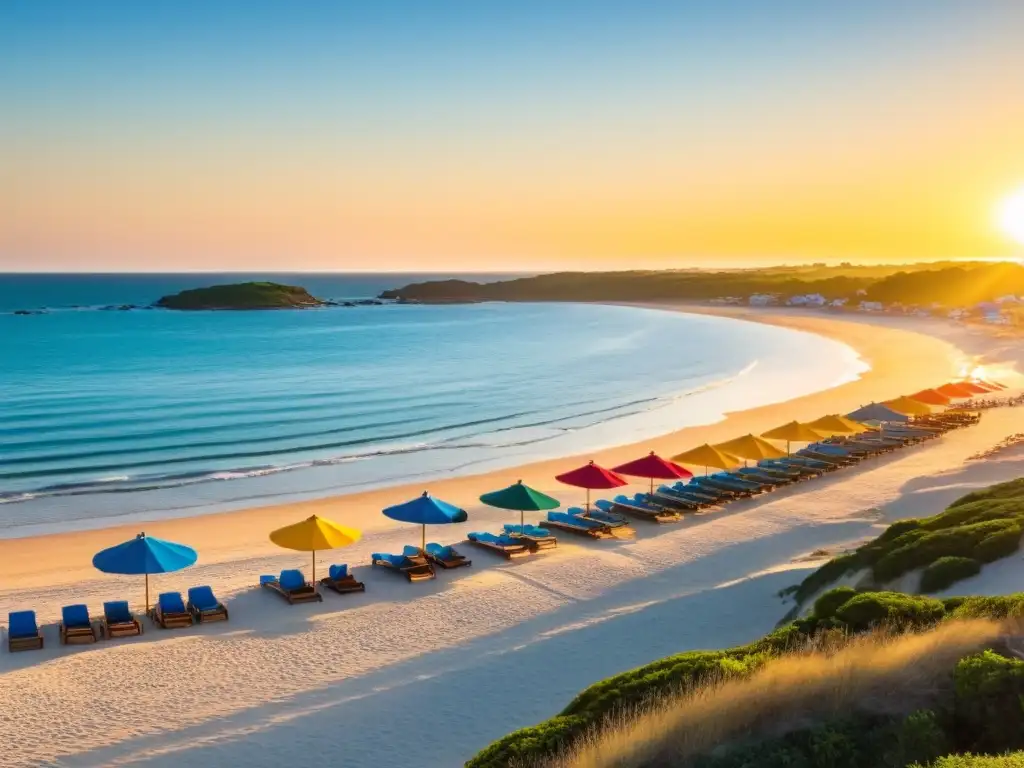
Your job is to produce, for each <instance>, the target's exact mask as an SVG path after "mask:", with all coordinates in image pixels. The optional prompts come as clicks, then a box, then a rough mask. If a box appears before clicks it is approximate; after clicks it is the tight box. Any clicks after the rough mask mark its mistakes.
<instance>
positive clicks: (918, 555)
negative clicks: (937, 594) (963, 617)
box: [873, 520, 1020, 583]
mask: <svg viewBox="0 0 1024 768" xmlns="http://www.w3.org/2000/svg"><path fill="white" fill-rule="evenodd" d="M1007 530H1015V531H1019V530H1020V528H1019V526H1018V524H1017V522H1016V520H987V521H985V522H983V523H971V524H967V525H961V526H958V527H956V528H949V529H943V530H938V531H931V532H928V533H926V534H925V535H923V536H921V537H919V538H918V539H916V540H915V541H913V542H912V543H910V544H908V545H906V546H903V547H900V548H899V549H896V550H893V551H891V552H889V553H888V554H886V555H885V556H884V557H882V558H881V559H879V560H878V561H877V562H876V563H875V564H874V568H873V573H874V577H875V580H876V581H877V582H879V583H885V582H887V581H891V580H892V579H895V578H897V577H899V576H902V575H903V574H904V573H907V572H909V571H912V570H914V569H915V568H923V567H925V566H927V565H930V564H931V563H933V562H935V561H936V560H938V559H939V558H940V557H971V556H972V555H974V554H975V549H976V547H977V546H978V544H980V543H981V542H982V541H983V540H985V539H986V538H987V537H989V536H991V535H992V534H998V533H1003V532H1005V531H1007ZM1017 538H1018V539H1019V538H1020V536H1019V533H1018V534H1017ZM897 541H898V540H897ZM1003 546H1004V547H1005V546H1006V545H1005V544H1003ZM978 559H981V558H980V557H979V558H978Z"/></svg>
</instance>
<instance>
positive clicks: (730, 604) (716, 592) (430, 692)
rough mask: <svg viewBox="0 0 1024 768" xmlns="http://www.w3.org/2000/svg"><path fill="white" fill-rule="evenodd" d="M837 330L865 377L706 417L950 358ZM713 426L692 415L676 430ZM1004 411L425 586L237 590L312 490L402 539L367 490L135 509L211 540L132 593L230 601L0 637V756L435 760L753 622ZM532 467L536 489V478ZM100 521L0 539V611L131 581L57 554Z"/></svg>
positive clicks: (71, 553) (991, 434) (905, 378)
mask: <svg viewBox="0 0 1024 768" xmlns="http://www.w3.org/2000/svg"><path fill="white" fill-rule="evenodd" d="M812 319H813V318H812ZM798 321H799V322H804V321H805V319H804V318H799V319H798V320H797V321H793V322H798ZM787 322H788V321H787ZM811 324H812V325H813V323H811ZM819 330H821V329H819ZM846 332H848V333H852V334H853V335H854V336H856V335H857V334H858V333H860V334H862V337H861V338H862V341H863V343H864V344H866V345H867V346H866V350H868V351H866V352H865V354H866V356H870V355H871V354H874V358H873V359H872V362H873V364H874V365H875V369H874V372H873V374H872V375H871V376H868V377H865V381H864V382H859V383H857V384H854V385H848V386H847V387H845V388H844V387H840V388H837V389H836V390H833V391H832V392H831V393H823V394H821V395H818V396H814V397H812V398H808V400H811V401H812V402H811V403H810V404H809V405H808V403H806V402H802V403H791V404H783V405H780V406H776V407H774V410H768V411H765V412H764V413H757V412H754V413H752V414H746V415H744V416H743V417H735V418H733V417H730V421H731V422H732V423H729V424H727V425H725V427H726V428H727V429H728V430H730V434H735V433H736V432H737V431H748V429H749V430H755V431H756V430H758V429H761V428H763V427H764V426H768V425H769V424H773V423H775V422H777V421H781V420H784V418H787V417H790V416H791V415H792V414H805V415H811V414H812V413H813V414H814V415H818V414H820V413H821V412H823V411H826V410H841V409H844V408H846V407H847V406H851V407H852V406H853V405H856V404H858V403H859V402H864V401H866V400H867V399H871V398H872V392H873V391H875V390H882V389H884V390H885V392H884V394H885V395H892V394H894V391H893V390H894V388H895V389H896V390H897V391H908V390H912V389H914V388H920V387H921V386H923V385H924V383H931V384H934V383H936V382H935V381H934V377H935V376H937V375H939V374H940V372H942V371H948V369H949V367H950V366H952V365H954V364H955V362H956V360H957V355H958V353H956V351H955V350H953V349H952V348H951V347H949V346H948V342H934V345H935V346H931V345H932V343H933V342H932V341H931V340H928V339H925V340H924V341H921V342H919V343H918V342H917V341H916V340H917V339H920V338H923V337H918V336H915V335H911V334H910V333H909V332H907V331H895V330H891V329H884V330H878V329H876V328H875V327H873V326H867V325H858V326H856V327H855V331H850V329H846ZM891 334H895V336H893V335H891ZM902 334H906V335H902ZM847 338H848V339H850V338H851V337H849V336H848V337H847ZM872 339H873V340H874V341H872ZM895 339H898V340H900V341H902V342H903V343H910V341H914V342H915V344H916V345H917V346H916V347H915V349H912V350H908V351H907V355H906V357H907V359H909V360H911V361H912V367H914V370H907V365H906V364H905V363H900V361H899V359H898V357H897V356H896V355H894V354H892V353H891V352H889V353H887V352H886V351H885V347H886V346H887V345H888V344H891V343H894V340H895ZM872 344H874V346H872ZM858 348H861V347H858ZM870 350H874V351H873V352H870ZM915 350H916V351H915ZM922 350H923V351H922ZM887 354H888V355H889V356H888V357H886V355H887ZM925 377H930V378H929V380H928V381H923V379H925ZM916 384H920V386H916V387H915V385H916ZM844 389H845V391H841V390H844ZM879 394H880V396H881V394H883V393H881V392H880V393H879ZM827 406H834V407H827ZM810 409H813V410H810ZM759 410H760V409H759ZM741 422H742V423H741ZM748 424H749V425H750V426H749V427H747V425H748ZM721 428H722V425H718V426H714V427H708V428H702V429H704V430H705V432H701V431H700V430H694V431H692V432H691V433H690V435H689V436H688V438H687V439H690V438H692V437H694V436H695V435H699V434H710V433H711V432H713V431H714V430H716V429H721ZM1018 431H1024V409H1007V410H1003V411H1000V412H998V413H992V414H989V415H988V417H987V418H985V419H984V420H983V421H982V423H981V424H980V425H979V426H977V427H974V428H971V429H967V430H959V431H957V432H955V433H952V434H950V435H947V436H945V437H944V438H942V439H941V440H937V441H932V442H930V443H929V444H927V445H925V446H922V447H920V448H918V449H915V450H908V451H903V452H900V453H897V454H894V455H892V456H890V457H886V458H882V459H878V460H875V461H872V462H866V463H865V464H863V465H861V466H860V467H858V468H855V469H853V470H847V471H844V472H841V473H835V474H834V475H833V476H831V477H828V478H823V479H821V480H818V481H812V482H808V483H805V484H802V485H801V487H799V488H792V489H787V490H783V491H780V492H777V493H775V494H772V495H771V496H768V497H765V498H762V499H757V500H750V501H746V502H742V503H738V504H735V505H732V506H730V507H729V508H728V509H726V510H723V511H720V512H709V513H702V514H699V515H694V516H691V517H688V518H687V520H686V521H685V522H683V523H682V524H679V525H674V526H663V527H655V526H643V525H642V524H638V536H637V538H636V539H635V540H622V541H613V542H577V541H574V540H572V539H567V538H566V537H564V536H563V537H560V545H559V549H558V550H557V551H555V552H552V553H548V554H544V555H539V556H536V557H534V558H532V559H529V560H525V561H521V562H517V563H511V564H510V563H505V562H503V561H499V560H497V559H496V558H493V557H491V556H490V555H489V554H488V553H486V552H478V551H475V550H472V549H470V548H468V547H466V551H467V553H468V554H470V555H471V556H472V558H473V561H474V562H473V566H472V567H471V568H468V569H461V570H460V571H458V572H452V573H442V574H440V576H439V578H438V579H437V580H436V581H435V582H430V583H426V584H418V585H409V584H406V583H405V582H403V581H401V580H399V579H397V578H393V577H390V575H388V574H378V573H370V572H369V570H370V569H368V568H366V567H357V569H356V575H357V577H359V578H362V579H363V580H365V581H366V582H367V592H366V593H365V594H363V595H354V596H348V597H339V596H336V595H333V594H331V593H328V594H327V595H325V598H324V602H323V603H320V604H313V605H304V606H288V605H286V604H285V603H284V602H283V601H282V600H280V598H278V597H276V596H275V595H273V594H270V593H268V592H266V591H261V590H259V589H258V588H256V587H255V583H256V580H257V577H258V575H259V574H260V573H264V572H266V573H272V572H276V571H277V570H279V569H280V568H282V567H289V566H296V565H301V566H303V567H305V568H306V569H308V567H309V560H308V557H307V556H303V555H301V554H298V553H283V552H282V551H281V550H276V549H274V548H273V547H272V545H270V544H269V542H266V541H265V537H266V532H267V531H268V530H269V529H270V528H271V527H273V523H275V522H277V521H281V520H293V519H295V518H297V517H299V516H300V515H301V514H308V513H309V511H310V510H312V509H315V510H323V511H325V512H326V513H327V514H331V515H332V516H333V517H336V518H338V519H348V520H349V521H350V522H351V521H352V520H353V519H355V520H357V521H360V522H361V521H362V520H363V519H364V518H365V519H366V520H367V521H368V523H370V524H369V525H368V528H369V530H368V532H367V536H366V538H365V539H364V541H362V542H360V544H359V545H357V546H356V547H353V548H351V549H350V550H346V551H344V552H343V553H337V557H336V559H338V560H347V561H349V562H353V563H365V562H367V559H368V555H369V553H370V552H372V551H377V550H388V549H395V548H398V547H400V546H401V544H403V543H406V542H409V541H412V540H414V539H415V537H416V532H415V531H413V530H412V529H411V528H410V527H399V526H396V525H393V524H392V525H388V524H386V523H382V522H380V521H378V520H377V519H376V517H377V516H376V515H375V514H374V515H373V516H372V518H371V509H373V507H370V508H369V509H367V507H369V505H371V504H375V505H376V504H377V502H378V501H379V500H380V498H381V497H382V495H381V494H376V495H375V494H368V495H364V496H362V497H359V498H358V499H347V500H344V501H342V500H333V501H329V502H321V503H317V504H303V505H295V506H293V507H291V508H288V509H281V508H272V509H269V510H268V509H263V510H253V511H250V512H245V513H229V514H227V515H216V516H211V517H209V518H204V519H202V520H179V521H169V522H165V523H162V524H158V525H153V526H148V525H147V526H146V527H147V530H151V531H152V532H153V533H156V534H158V535H167V536H170V537H172V538H179V539H181V540H185V541H189V540H191V541H196V542H205V541H207V540H208V539H223V540H224V541H225V542H226V543H223V544H220V545H218V546H215V547H213V548H212V554H211V555H210V556H207V553H206V549H205V548H204V547H202V546H200V549H201V552H202V553H203V557H202V559H201V561H200V564H199V565H197V566H196V567H195V568H193V569H191V570H190V571H186V572H184V573H181V574H174V575H168V576H161V577H157V578H155V579H154V580H153V582H154V587H153V589H154V592H155V591H157V590H164V589H172V588H173V589H182V588H184V587H186V586H189V585H193V584H197V583H211V584H213V585H214V587H215V589H216V590H217V592H218V593H219V594H220V596H221V597H222V598H224V599H225V600H227V601H229V602H230V605H231V608H232V620H231V621H230V622H229V623H227V624H219V625H211V626H206V627H194V628H192V629H191V630H185V631H179V632H170V631H160V630H157V629H155V628H152V627H151V626H147V631H146V634H145V635H144V636H143V637H142V638H138V639H132V640H124V641H114V642H105V643H100V644H98V645H96V646H93V647H85V648H80V649H65V648H61V647H59V646H58V645H57V643H56V637H55V633H54V631H53V628H52V627H48V628H47V630H46V631H47V641H48V642H47V646H48V647H47V649H46V650H45V651H42V652H36V653H22V654H17V655H12V654H8V653H6V652H4V653H2V654H0V711H4V712H16V713H18V716H17V717H6V718H0V743H4V744H17V745H18V748H17V749H16V750H8V751H6V752H5V753H4V756H3V758H2V759H0V762H3V761H10V762H9V763H8V762H3V764H4V765H7V764H10V765H26V766H27V765H38V764H51V765H62V766H65V765H66V766H93V765H135V764H145V765H178V764H181V763H182V762H183V761H186V762H187V764H190V765H225V766H227V765H237V764H246V765H251V766H263V765H266V766H271V765H281V764H290V763H293V762H295V761H296V760H297V759H301V761H302V762H303V763H304V764H311V765H328V764H330V765H342V766H345V765H353V766H354V765H362V764H366V763H368V762H375V763H380V762H391V761H395V760H400V759H408V756H409V755H410V754H411V753H415V754H416V756H417V757H416V762H417V764H419V765H422V766H425V768H433V767H434V766H436V767H437V768H449V767H450V766H454V765H458V764H460V763H461V761H463V760H465V759H467V758H468V757H469V756H471V755H472V754H473V753H474V752H475V751H477V750H478V749H480V748H481V747H483V746H485V745H486V744H487V743H488V742H489V741H491V740H493V739H495V738H498V737H500V736H502V735H504V734H505V733H507V732H508V731H510V730H512V729H515V728H518V727H521V726H524V725H529V724H532V723H534V722H537V721H539V720H541V719H544V718H546V717H549V716H551V715H553V714H554V713H556V712H557V711H558V710H559V709H561V708H562V707H563V706H564V705H565V704H566V703H567V702H568V701H569V700H570V699H571V698H572V696H573V695H575V693H577V692H578V691H579V689H581V688H583V687H585V686H586V685H588V684H589V683H591V682H593V681H595V680H597V679H599V678H602V677H605V676H607V675H610V674H614V673H616V672H620V671H623V670H625V669H628V668H630V667H633V666H637V665H639V664H642V663H645V662H648V661H650V660H652V659H654V658H657V657H660V656H663V655H667V654H670V653H675V652H680V651H683V650H688V649H693V648H707V647H722V646H728V645H733V644H738V643H741V642H745V641H747V640H750V639H753V638H755V637H757V636H760V635H762V634H764V633H765V632H767V631H769V630H770V629H771V628H772V627H773V626H774V624H775V623H776V622H777V621H778V620H779V619H780V618H781V617H782V616H783V615H784V614H785V613H786V611H787V610H788V609H789V607H790V606H789V605H787V604H786V603H784V602H783V601H782V600H781V599H779V598H778V597H777V593H778V591H779V590H780V589H782V588H784V587H786V586H789V585H791V584H793V583H795V582H797V581H798V580H799V579H800V578H801V577H802V575H803V573H805V572H806V571H807V570H809V569H810V568H812V567H814V563H813V562H811V561H809V560H808V559H807V556H808V554H809V553H811V552H813V551H815V550H819V549H835V548H838V547H841V546H843V545H845V544H848V543H850V542H855V541H857V540H860V539H862V538H865V537H868V536H872V535H876V534H877V529H878V528H879V527H880V526H882V525H884V524H886V523H887V522H890V521H891V520H893V519H897V518H899V517H905V516H909V515H917V514H923V513H927V512H934V511H937V510H938V509H940V508H941V507H942V506H943V505H944V504H946V503H948V501H949V500H951V499H952V498H955V497H956V496H959V495H962V494H963V493H966V492H967V491H968V490H971V489H973V488H976V487H982V486H984V485H988V484H990V483H992V482H997V481H999V480H1005V479H1009V478H1012V477H1016V476H1018V475H1020V474H1024V450H1022V449H1020V448H1013V449H1009V450H1008V451H1006V452H1004V453H1003V454H1000V456H999V457H998V458H996V459H995V460H991V461H985V462H977V461H975V462H971V461H968V458H969V457H970V456H972V455H973V454H976V453H978V452H979V451H982V450H985V449H987V448H989V447H991V446H992V445H994V444H996V443H998V442H999V441H1000V440H1001V439H1002V438H1003V437H1005V436H1006V435H1007V434H1008V433H1011V432H1018ZM655 442H656V443H657V441H655ZM662 445H664V446H666V447H668V450H671V447H669V446H678V443H677V442H673V441H672V440H671V439H666V440H665V441H663V442H662V443H660V444H658V445H655V447H658V448H659V449H661V446H662ZM628 451H629V449H627V450H626V451H622V452H620V454H619V455H621V454H622V453H627V452H628ZM632 452H634V453H635V449H634V450H633V451H632ZM613 453H614V452H613ZM562 466H564V465H562ZM551 469H552V467H551V466H550V465H549V463H548V464H545V465H541V466H536V467H530V468H526V469H524V470H522V472H523V476H524V477H527V478H528V479H532V478H533V477H539V476H540V473H542V472H550V474H554V473H553V472H551V471H550V470H551ZM550 474H549V475H548V477H549V478H550ZM504 477H509V478H511V479H512V480H514V479H515V477H514V475H513V474H512V473H507V474H506V475H505V476H504ZM500 479H503V478H502V477H495V476H489V477H486V478H474V479H467V480H456V481H452V484H451V485H450V486H449V488H447V489H445V495H449V493H450V492H451V491H453V490H458V491H459V492H460V493H464V494H466V495H468V494H469V493H471V492H473V491H475V490H476V488H477V487H478V486H479V485H480V484H481V483H487V484H489V485H490V487H493V484H496V482H497V481H499V480H500ZM538 485H540V487H544V488H549V489H552V490H554V489H553V487H552V483H551V481H550V479H548V480H547V481H546V482H541V483H538ZM438 492H439V494H440V493H441V491H440V490H439V491H438ZM387 497H388V498H389V499H390V500H394V499H395V498H401V493H400V492H396V491H392V492H390V493H388V494H387ZM570 498H571V495H570ZM343 505H344V506H343ZM296 507H298V508H296ZM350 508H351V509H352V510H353V511H352V513H351V515H348V514H347V513H346V510H348V509H350ZM470 515H471V521H472V522H470V523H467V524H464V525H460V526H452V527H451V529H450V530H442V531H439V532H437V534H436V536H435V538H438V539H442V540H445V541H457V540H459V539H460V538H462V537H464V535H465V533H466V532H467V531H469V530H473V529H477V528H485V529H486V528H488V527H493V526H495V525H497V524H498V523H499V522H503V521H507V520H508V516H507V515H503V514H502V513H499V512H497V511H493V510H492V511H484V510H480V509H477V508H470ZM130 532H133V530H132V531H128V533H130ZM123 533H124V532H121V531H106V532H83V533H79V534H68V535H58V536H50V537H39V538H36V539H28V540H21V541H18V542H10V541H8V542H3V546H2V547H0V584H3V585H4V589H3V590H2V591H0V610H2V611H3V612H4V613H6V611H8V610H11V609H14V608H19V607H33V608H35V609H36V610H37V611H39V612H40V615H41V616H43V617H53V616H56V615H57V611H58V609H59V606H60V605H62V604H66V603H70V602H77V601H85V602H88V603H89V604H90V605H91V606H93V607H94V609H95V608H98V607H99V606H100V604H101V602H102V600H104V599H111V598H115V597H122V596H131V597H136V596H137V598H138V599H139V600H141V595H142V592H141V590H142V585H141V582H140V580H139V579H133V578H128V577H111V576H103V575H100V574H97V573H96V572H95V571H93V570H91V569H90V568H88V567H87V565H88V560H87V559H86V560H85V565H84V566H83V565H81V564H78V563H77V562H76V561H75V558H78V557H81V556H82V554H83V553H84V552H86V551H88V552H89V553H91V552H92V551H95V549H98V548H99V546H102V545H103V544H105V543H107V542H109V541H111V540H115V541H116V540H117V536H119V535H120V536H121V538H124V535H122V534H123ZM101 541H102V542H103V543H101V544H100V545H99V546H97V543H98V542H101ZM330 557H331V555H330V554H329V555H328V558H330ZM327 561H329V560H327V559H322V560H321V562H327ZM1011 561H1012V564H1013V565H1016V566H1019V564H1020V558H1011V559H1010V560H1009V561H1006V563H999V564H996V565H995V566H993V568H999V569H1009V568H1010V567H1011V566H1010V565H1009V563H1011ZM65 562H68V563H72V565H70V566H65V565H63V563H65ZM987 572H988V569H986V573H987ZM1000 572H1002V571H1000ZM1018 572H1019V571H1018ZM985 575H986V574H982V577H984V576H985ZM1001 578H1003V579H1004V580H1005V581H1009V579H1008V577H1006V576H1003V577H1001Z"/></svg>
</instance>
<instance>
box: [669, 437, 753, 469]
mask: <svg viewBox="0 0 1024 768" xmlns="http://www.w3.org/2000/svg"><path fill="white" fill-rule="evenodd" d="M672 461H678V462H679V463H680V464H689V465H690V466H694V467H704V474H705V475H707V473H708V468H709V467H714V468H715V469H736V467H738V466H739V465H740V464H741V463H742V460H741V459H740V458H739V457H738V456H735V455H733V454H731V453H727V452H726V451H722V450H719V449H718V448H716V447H715V446H713V445H708V444H707V443H704V445H700V446H697V447H696V448H691V449H690V450H688V451H684V452H683V453H680V454H678V455H677V456H673V457H672Z"/></svg>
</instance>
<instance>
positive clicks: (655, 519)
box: [612, 501, 683, 523]
mask: <svg viewBox="0 0 1024 768" xmlns="http://www.w3.org/2000/svg"><path fill="white" fill-rule="evenodd" d="M612 504H614V509H616V510H617V511H619V512H622V513H623V514H624V515H629V516H631V517H638V518H640V519H641V520H647V521H648V522H651V523H678V522H679V521H680V520H682V519H683V516H682V515H681V514H679V512H677V511H676V510H673V509H658V510H654V509H647V508H645V507H637V506H634V505H633V504H627V503H625V502H622V501H613V502H612Z"/></svg>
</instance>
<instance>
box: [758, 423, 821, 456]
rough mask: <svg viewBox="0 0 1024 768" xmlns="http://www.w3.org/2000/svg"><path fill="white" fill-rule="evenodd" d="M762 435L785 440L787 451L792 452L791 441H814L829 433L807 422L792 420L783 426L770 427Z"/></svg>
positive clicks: (770, 438) (771, 438)
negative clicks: (790, 449)
mask: <svg viewBox="0 0 1024 768" xmlns="http://www.w3.org/2000/svg"><path fill="white" fill-rule="evenodd" d="M761 437H766V438H768V439H769V440H785V441H786V453H787V454H788V453H789V452H790V451H789V444H790V443H814V442H817V441H818V440H821V438H823V437H828V435H827V434H826V433H823V432H820V431H818V430H816V429H814V428H813V427H810V426H808V425H807V424H801V423H800V422H799V421H791V422H789V423H788V424H783V425H782V426H781V427H776V428H775V429H769V430H768V431H767V432H764V433H762V434H761Z"/></svg>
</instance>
